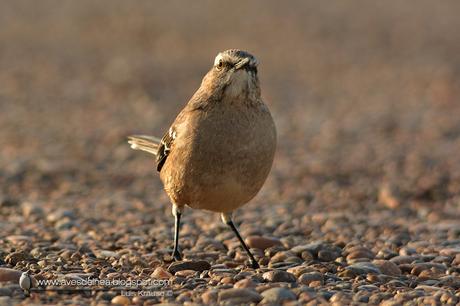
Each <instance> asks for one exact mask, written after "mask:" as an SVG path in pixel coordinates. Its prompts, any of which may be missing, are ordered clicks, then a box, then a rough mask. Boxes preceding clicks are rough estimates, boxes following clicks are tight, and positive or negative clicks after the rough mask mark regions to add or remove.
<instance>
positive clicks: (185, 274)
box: [174, 270, 196, 277]
mask: <svg viewBox="0 0 460 306" xmlns="http://www.w3.org/2000/svg"><path fill="white" fill-rule="evenodd" d="M195 273H196V271H194V270H181V271H177V272H176V273H175V274H174V275H175V276H180V277H189V276H191V275H195Z"/></svg>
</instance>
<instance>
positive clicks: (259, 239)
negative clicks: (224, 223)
mask: <svg viewBox="0 0 460 306" xmlns="http://www.w3.org/2000/svg"><path fill="white" fill-rule="evenodd" d="M245 242H246V244H247V245H248V246H249V247H250V248H254V249H261V250H265V249H268V248H270V247H273V246H275V245H282V243H281V241H280V240H279V239H278V238H269V237H263V236H249V237H247V238H246V240H245Z"/></svg>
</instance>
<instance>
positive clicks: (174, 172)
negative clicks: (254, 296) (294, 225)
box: [129, 49, 276, 267]
mask: <svg viewBox="0 0 460 306" xmlns="http://www.w3.org/2000/svg"><path fill="white" fill-rule="evenodd" d="M129 143H130V144H131V146H132V148H133V149H139V150H144V151H147V152H149V153H152V154H155V155H156V161H157V170H158V171H160V178H161V180H162V181H163V184H164V188H165V190H166V192H167V194H168V195H169V197H170V199H171V201H172V203H173V214H174V215H175V216H176V235H175V251H174V254H173V255H174V257H175V258H176V259H179V258H180V253H179V251H178V249H177V244H178V232H179V223H180V215H181V212H182V210H183V207H184V206H185V205H187V206H189V207H192V208H197V209H204V210H209V211H213V212H220V213H221V214H222V219H223V221H224V222H226V223H227V224H228V225H229V226H230V227H231V228H232V230H234V231H235V233H236V235H237V237H238V239H239V240H240V242H241V243H242V245H243V247H244V249H245V250H246V251H247V252H248V254H249V256H250V259H251V262H252V265H253V267H257V266H258V264H257V262H256V261H255V259H254V258H253V256H252V254H251V253H250V251H249V249H248V248H247V246H246V245H245V244H244V242H243V240H242V239H241V236H240V235H239V234H238V231H237V230H236V228H235V226H234V225H233V222H232V220H231V213H232V211H234V210H235V209H237V208H238V207H240V206H242V205H244V204H246V203H247V202H249V201H250V200H251V199H252V198H253V197H254V196H255V195H256V194H257V192H258V191H259V190H260V188H261V187H262V185H263V183H264V182H265V179H266V177H267V176H268V173H269V171H270V168H271V165H272V162H273V156H274V153H275V147H276V131H275V125H274V122H273V119H272V117H271V115H270V112H269V110H268V108H267V106H266V105H265V104H264V103H263V101H262V100H261V97H260V87H259V79H258V77H257V61H256V59H255V58H254V57H253V56H252V55H251V54H249V53H247V52H244V51H241V50H234V49H233V50H227V51H224V52H221V53H219V54H218V55H217V57H216V59H215V62H214V66H213V67H212V68H211V70H210V71H209V72H208V73H207V74H206V76H205V77H204V79H203V81H202V83H201V86H200V88H199V89H198V90H197V92H196V93H195V94H194V95H193V97H192V98H191V99H190V101H189V102H188V103H187V105H186V106H185V107H184V109H183V110H182V111H181V112H180V113H179V115H178V116H177V117H176V119H175V121H174V123H173V124H172V125H171V127H170V129H169V130H168V132H167V133H165V135H164V136H163V138H162V139H161V140H159V139H157V138H154V137H150V136H130V140H129Z"/></svg>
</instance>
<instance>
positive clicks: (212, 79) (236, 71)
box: [203, 49, 260, 99]
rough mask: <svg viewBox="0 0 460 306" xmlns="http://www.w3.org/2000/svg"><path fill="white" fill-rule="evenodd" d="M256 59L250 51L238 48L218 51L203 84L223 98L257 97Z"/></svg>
mask: <svg viewBox="0 0 460 306" xmlns="http://www.w3.org/2000/svg"><path fill="white" fill-rule="evenodd" d="M257 64H258V63H257V60H256V58H255V57H254V56H253V55H251V54H250V53H248V52H246V51H242V50H238V49H230V50H226V51H223V52H220V53H219V54H218V55H217V56H216V58H215V60H214V65H213V67H212V68H211V70H210V71H209V72H208V73H207V74H206V76H205V77H204V79H203V85H204V86H205V87H206V88H208V89H213V90H214V91H215V92H218V93H219V94H221V95H222V97H223V98H225V97H227V98H231V99H235V98H246V99H258V98H259V97H260V87H259V78H258V76H257Z"/></svg>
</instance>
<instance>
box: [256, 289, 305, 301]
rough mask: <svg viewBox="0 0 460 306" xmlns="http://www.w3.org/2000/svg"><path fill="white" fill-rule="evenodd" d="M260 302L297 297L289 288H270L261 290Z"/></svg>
mask: <svg viewBox="0 0 460 306" xmlns="http://www.w3.org/2000/svg"><path fill="white" fill-rule="evenodd" d="M261 295H262V297H263V298H264V299H263V300H262V303H279V304H280V303H281V302H283V301H292V300H295V299H296V298H297V297H296V295H295V294H294V292H292V291H291V290H289V289H286V288H271V289H268V290H265V291H264V292H262V294H261Z"/></svg>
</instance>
